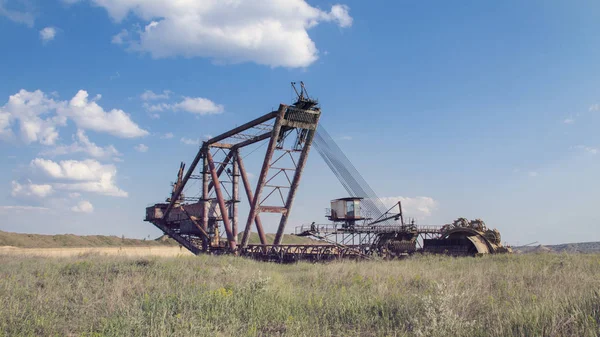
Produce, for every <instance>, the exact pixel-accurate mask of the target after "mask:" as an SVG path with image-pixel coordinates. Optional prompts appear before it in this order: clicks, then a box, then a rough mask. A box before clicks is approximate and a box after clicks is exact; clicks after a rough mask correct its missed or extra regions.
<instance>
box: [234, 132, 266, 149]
mask: <svg viewBox="0 0 600 337" xmlns="http://www.w3.org/2000/svg"><path fill="white" fill-rule="evenodd" d="M269 137H271V133H270V132H265V133H263V134H262V135H258V136H256V137H254V138H252V139H248V140H245V141H243V142H240V143H237V144H233V146H232V147H231V148H232V149H240V148H242V147H244V146H248V145H252V144H254V143H257V142H260V141H261V140H265V139H267V138H269Z"/></svg>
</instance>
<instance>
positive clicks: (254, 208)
mask: <svg viewBox="0 0 600 337" xmlns="http://www.w3.org/2000/svg"><path fill="white" fill-rule="evenodd" d="M286 109H287V106H286V105H284V104H280V105H279V110H277V118H276V120H275V124H274V125H273V130H272V131H271V139H269V146H268V148H267V152H266V153H265V160H264V162H263V166H262V169H261V171H260V175H259V176H258V182H257V183H256V189H255V192H254V200H252V203H251V206H250V213H249V214H248V220H247V221H246V228H249V227H250V226H251V225H252V222H253V221H254V219H255V218H256V214H257V213H258V206H259V202H260V195H261V193H262V190H263V187H264V184H265V180H266V179H267V173H268V172H269V167H270V163H271V158H273V152H275V147H276V146H277V140H278V138H279V132H280V131H281V125H282V123H283V119H284V116H285V111H286Z"/></svg>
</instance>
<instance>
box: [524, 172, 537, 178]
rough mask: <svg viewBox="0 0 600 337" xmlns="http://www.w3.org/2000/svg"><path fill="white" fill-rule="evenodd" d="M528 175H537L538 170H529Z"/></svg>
mask: <svg viewBox="0 0 600 337" xmlns="http://www.w3.org/2000/svg"><path fill="white" fill-rule="evenodd" d="M527 175H528V176H530V177H537V176H538V173H537V172H536V171H529V172H527Z"/></svg>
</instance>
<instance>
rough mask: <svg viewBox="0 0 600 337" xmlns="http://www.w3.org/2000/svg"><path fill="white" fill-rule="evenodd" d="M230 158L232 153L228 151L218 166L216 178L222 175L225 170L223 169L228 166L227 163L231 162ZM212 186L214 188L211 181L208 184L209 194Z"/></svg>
mask: <svg viewBox="0 0 600 337" xmlns="http://www.w3.org/2000/svg"><path fill="white" fill-rule="evenodd" d="M232 156H233V151H229V152H228V153H227V155H226V156H225V159H223V162H222V163H221V164H220V165H219V168H218V169H217V177H221V174H223V171H224V170H225V168H226V167H227V165H228V164H229V161H230V160H231V157H232ZM213 186H214V183H213V182H212V181H211V182H210V183H209V184H208V192H209V193H210V191H211V190H212V188H213Z"/></svg>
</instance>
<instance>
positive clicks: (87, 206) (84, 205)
mask: <svg viewBox="0 0 600 337" xmlns="http://www.w3.org/2000/svg"><path fill="white" fill-rule="evenodd" d="M71 211H73V212H76V213H92V212H93V211H94V206H93V205H92V203H91V202H89V201H87V200H83V201H80V202H79V203H78V204H77V205H75V206H73V207H71Z"/></svg>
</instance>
